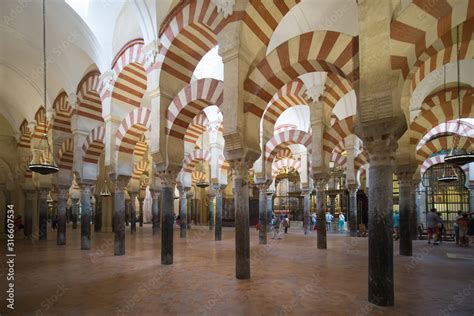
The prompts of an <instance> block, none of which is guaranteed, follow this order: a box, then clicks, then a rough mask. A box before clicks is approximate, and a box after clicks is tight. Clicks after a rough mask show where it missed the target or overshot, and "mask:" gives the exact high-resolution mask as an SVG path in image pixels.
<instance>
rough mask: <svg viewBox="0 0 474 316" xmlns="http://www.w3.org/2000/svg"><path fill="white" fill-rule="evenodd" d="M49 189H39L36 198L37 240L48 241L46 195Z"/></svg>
mask: <svg viewBox="0 0 474 316" xmlns="http://www.w3.org/2000/svg"><path fill="white" fill-rule="evenodd" d="M49 191H50V189H48V188H40V189H39V198H38V210H39V240H47V239H48V202H47V199H48V194H49Z"/></svg>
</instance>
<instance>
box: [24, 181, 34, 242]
mask: <svg viewBox="0 0 474 316" xmlns="http://www.w3.org/2000/svg"><path fill="white" fill-rule="evenodd" d="M24 193H25V198H26V201H25V237H26V238H27V239H30V240H31V239H33V207H34V202H33V201H34V199H35V197H36V192H35V191H34V190H25V191H24Z"/></svg>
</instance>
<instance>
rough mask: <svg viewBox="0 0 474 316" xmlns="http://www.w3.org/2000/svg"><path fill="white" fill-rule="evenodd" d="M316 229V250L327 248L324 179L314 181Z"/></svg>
mask: <svg viewBox="0 0 474 316" xmlns="http://www.w3.org/2000/svg"><path fill="white" fill-rule="evenodd" d="M315 183H316V227H317V230H318V233H317V245H318V249H326V248H327V237H326V212H325V209H324V199H325V189H326V187H325V186H326V179H324V178H321V179H316V180H315Z"/></svg>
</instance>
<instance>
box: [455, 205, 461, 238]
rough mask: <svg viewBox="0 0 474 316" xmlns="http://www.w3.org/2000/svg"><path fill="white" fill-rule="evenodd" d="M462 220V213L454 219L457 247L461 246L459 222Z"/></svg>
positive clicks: (459, 212)
mask: <svg viewBox="0 0 474 316" xmlns="http://www.w3.org/2000/svg"><path fill="white" fill-rule="evenodd" d="M461 218H462V212H461V211H458V215H457V216H456V218H455V219H454V235H455V236H456V245H459V224H458V221H459V220H460V219H461Z"/></svg>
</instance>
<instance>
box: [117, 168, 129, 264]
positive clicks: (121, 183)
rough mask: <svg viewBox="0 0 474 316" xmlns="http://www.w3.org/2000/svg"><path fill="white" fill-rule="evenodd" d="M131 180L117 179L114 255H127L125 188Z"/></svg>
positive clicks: (126, 177) (127, 177)
mask: <svg viewBox="0 0 474 316" xmlns="http://www.w3.org/2000/svg"><path fill="white" fill-rule="evenodd" d="M129 180H130V177H129V176H122V175H119V176H117V177H116V179H115V181H114V184H115V194H114V236H115V240H114V255H116V256H122V255H124V254H125V187H126V186H127V184H128V181H129Z"/></svg>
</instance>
